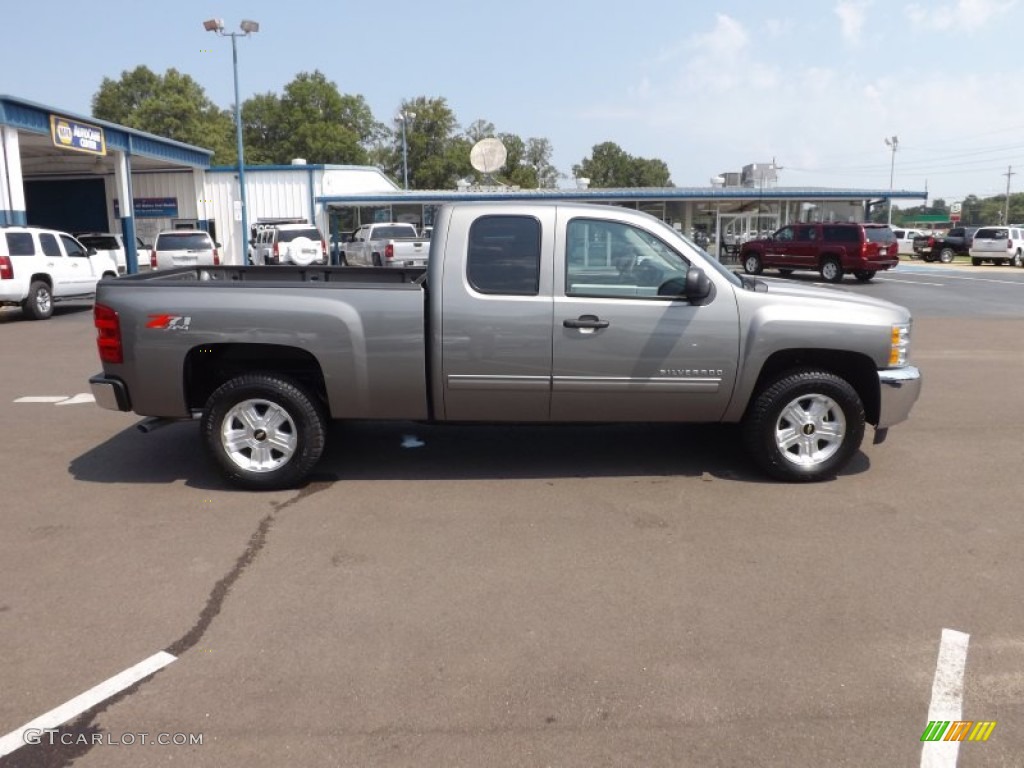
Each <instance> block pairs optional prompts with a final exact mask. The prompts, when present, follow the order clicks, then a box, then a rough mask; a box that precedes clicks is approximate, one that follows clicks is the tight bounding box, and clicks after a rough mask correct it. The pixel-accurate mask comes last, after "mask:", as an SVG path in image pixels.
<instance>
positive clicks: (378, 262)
mask: <svg viewBox="0 0 1024 768" xmlns="http://www.w3.org/2000/svg"><path fill="white" fill-rule="evenodd" d="M373 266H375V267H383V266H384V264H383V262H381V260H380V254H379V253H375V254H373Z"/></svg>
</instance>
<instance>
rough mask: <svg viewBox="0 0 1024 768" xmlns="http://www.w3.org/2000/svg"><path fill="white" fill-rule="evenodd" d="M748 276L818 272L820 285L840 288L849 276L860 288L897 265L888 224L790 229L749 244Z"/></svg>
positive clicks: (745, 251)
mask: <svg viewBox="0 0 1024 768" xmlns="http://www.w3.org/2000/svg"><path fill="white" fill-rule="evenodd" d="M740 263H741V264H742V265H743V269H744V271H745V272H747V274H750V275H759V274H761V270H763V269H765V268H769V269H777V270H779V273H780V274H783V275H789V274H791V273H792V272H793V271H794V270H797V269H801V270H812V271H814V272H820V273H821V277H822V279H823V280H825V281H826V282H829V283H838V282H839V281H841V280H842V279H843V275H844V274H846V273H847V272H851V273H853V276H854V277H855V278H857V280H859V281H860V282H862V283H866V282H867V281H868V280H870V279H871V278H873V277H874V276H875V274H876V273H878V272H880V271H881V270H885V269H892V268H893V267H895V266H896V265H897V264H899V245H898V243H897V242H896V236H895V235H894V234H893V232H892V230H891V229H890V228H889V227H888V225H886V224H862V223H852V222H851V223H842V222H836V223H832V224H790V225H788V226H785V227H783V228H782V229H780V230H778V231H777V232H776V233H775V234H773V235H771V236H769V237H766V238H763V239H760V240H750V241H749V242H746V243H744V244H743V246H742V249H741V250H740Z"/></svg>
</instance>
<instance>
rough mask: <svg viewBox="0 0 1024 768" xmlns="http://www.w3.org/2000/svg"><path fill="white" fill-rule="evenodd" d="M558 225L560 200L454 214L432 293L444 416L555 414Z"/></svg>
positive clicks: (531, 418) (529, 418) (438, 393)
mask: <svg viewBox="0 0 1024 768" xmlns="http://www.w3.org/2000/svg"><path fill="white" fill-rule="evenodd" d="M554 229H555V209H554V208H553V207H552V208H544V209H540V210H535V209H532V208H530V207H528V206H524V208H523V209H522V212H521V213H516V212H515V209H514V208H513V209H510V210H508V211H507V212H506V211H502V212H501V213H495V214H491V215H487V214H484V215H480V216H475V215H474V216H465V217H459V218H453V220H452V224H451V226H450V228H449V230H448V233H447V236H446V237H445V248H446V249H447V250H446V253H445V254H444V257H445V260H446V261H445V269H444V273H443V278H442V281H441V295H439V296H434V297H433V298H432V299H431V303H433V304H435V305H439V306H440V307H441V311H442V315H441V324H440V328H438V327H437V326H435V328H434V333H435V334H436V333H438V331H439V330H440V333H441V335H440V338H439V339H438V338H437V337H434V338H433V339H432V340H431V343H432V345H433V349H432V353H433V356H434V360H435V361H436V360H440V363H439V366H440V371H438V373H437V374H435V377H436V378H435V380H436V381H438V383H439V388H438V389H435V408H437V409H438V411H439V412H440V413H443V416H442V418H443V419H444V420H447V421H490V422H494V421H510V422H516V421H520V422H524V421H525V422H541V421H547V420H548V419H549V417H550V404H551V345H552V340H551V322H552V311H553V310H552V298H551V284H552V267H551V260H552V254H553V252H554ZM460 252H461V253H465V254H466V259H465V262H464V263H462V268H461V269H460V268H458V267H457V266H455V265H459V264H460V262H461V261H462V260H461V259H460V258H458V254H459V253H460ZM438 343H439V344H440V350H438V346H437V345H438ZM438 374H439V377H438ZM438 399H440V400H441V401H442V402H440V403H439V402H437V400H438Z"/></svg>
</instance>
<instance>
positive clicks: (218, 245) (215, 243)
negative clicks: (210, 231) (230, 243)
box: [213, 241, 223, 248]
mask: <svg viewBox="0 0 1024 768" xmlns="http://www.w3.org/2000/svg"><path fill="white" fill-rule="evenodd" d="M213 247H214V248H222V247H223V246H222V245H221V244H220V243H218V242H216V241H215V242H214V243H213Z"/></svg>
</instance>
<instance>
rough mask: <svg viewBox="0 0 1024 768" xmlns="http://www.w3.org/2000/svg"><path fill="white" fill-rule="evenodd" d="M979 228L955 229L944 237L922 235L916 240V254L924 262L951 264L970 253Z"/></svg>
mask: <svg viewBox="0 0 1024 768" xmlns="http://www.w3.org/2000/svg"><path fill="white" fill-rule="evenodd" d="M977 231H978V228H977V227H953V228H952V229H951V230H949V232H947V233H946V234H945V236H943V235H922V236H921V237H915V238H914V253H916V254H917V255H918V256H919V257H920V258H921V259H923V260H924V261H941V262H942V263H943V264H950V263H951V262H952V261H953V259H954V258H955V257H956V256H957V254H960V255H966V254H968V253H970V251H971V246H972V245H973V244H974V233H975V232H977Z"/></svg>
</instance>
